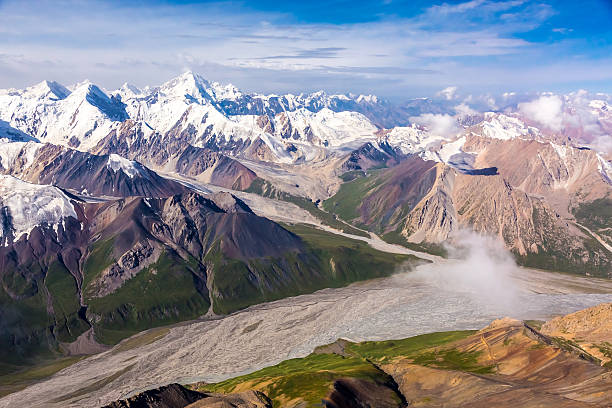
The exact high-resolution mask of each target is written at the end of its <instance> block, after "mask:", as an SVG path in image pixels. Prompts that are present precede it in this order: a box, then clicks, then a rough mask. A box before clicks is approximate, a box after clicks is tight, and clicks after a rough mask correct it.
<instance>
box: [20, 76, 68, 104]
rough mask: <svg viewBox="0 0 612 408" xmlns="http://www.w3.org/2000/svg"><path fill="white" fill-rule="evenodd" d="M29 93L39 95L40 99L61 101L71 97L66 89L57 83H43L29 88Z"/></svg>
mask: <svg viewBox="0 0 612 408" xmlns="http://www.w3.org/2000/svg"><path fill="white" fill-rule="evenodd" d="M27 91H29V92H31V93H32V94H33V95H37V96H38V99H51V100H60V99H64V98H66V97H67V96H68V95H70V91H69V90H68V89H67V88H66V87H64V86H63V85H61V84H59V83H57V82H55V81H42V82H40V83H38V84H36V85H34V86H32V87H30V88H28V89H27Z"/></svg>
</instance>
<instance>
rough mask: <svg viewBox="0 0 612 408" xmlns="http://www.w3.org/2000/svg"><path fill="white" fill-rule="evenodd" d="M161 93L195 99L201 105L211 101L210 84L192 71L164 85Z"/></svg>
mask: <svg viewBox="0 0 612 408" xmlns="http://www.w3.org/2000/svg"><path fill="white" fill-rule="evenodd" d="M159 89H160V91H161V92H162V93H164V94H166V95H167V96H170V97H176V98H185V97H187V98H188V99H194V100H196V101H198V102H200V103H202V102H203V101H204V100H211V99H212V98H211V96H210V93H209V92H208V91H209V89H210V83H209V82H208V81H207V80H206V79H205V78H204V77H202V76H201V75H199V74H196V73H194V72H192V71H187V72H184V73H183V74H181V75H179V76H178V77H176V78H173V79H171V80H170V81H168V82H166V83H164V84H162V86H161V87H160V88H159Z"/></svg>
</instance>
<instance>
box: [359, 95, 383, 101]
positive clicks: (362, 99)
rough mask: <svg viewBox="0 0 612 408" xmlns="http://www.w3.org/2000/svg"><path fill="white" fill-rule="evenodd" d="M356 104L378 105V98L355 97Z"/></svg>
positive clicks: (367, 96) (370, 96)
mask: <svg viewBox="0 0 612 408" xmlns="http://www.w3.org/2000/svg"><path fill="white" fill-rule="evenodd" d="M357 102H358V103H362V102H366V103H378V97H377V96H376V95H359V96H358V97H357Z"/></svg>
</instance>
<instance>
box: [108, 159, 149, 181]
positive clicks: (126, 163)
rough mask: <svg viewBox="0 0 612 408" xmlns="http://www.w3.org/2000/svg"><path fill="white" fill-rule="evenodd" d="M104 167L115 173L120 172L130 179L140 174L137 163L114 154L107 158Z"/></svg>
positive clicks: (139, 167)
mask: <svg viewBox="0 0 612 408" xmlns="http://www.w3.org/2000/svg"><path fill="white" fill-rule="evenodd" d="M106 166H107V167H108V168H109V169H111V170H113V171H115V172H117V171H122V172H124V173H125V174H126V175H128V176H129V177H130V178H133V177H135V176H138V175H140V174H141V172H140V170H141V166H140V164H139V163H137V162H135V161H132V160H128V159H125V158H123V157H121V156H119V155H118V154H114V153H113V154H110V155H109V156H108V162H107V163H106Z"/></svg>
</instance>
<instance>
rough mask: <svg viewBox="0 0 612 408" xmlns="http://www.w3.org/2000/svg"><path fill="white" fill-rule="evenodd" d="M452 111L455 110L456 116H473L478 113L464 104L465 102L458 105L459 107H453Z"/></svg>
mask: <svg viewBox="0 0 612 408" xmlns="http://www.w3.org/2000/svg"><path fill="white" fill-rule="evenodd" d="M453 109H454V110H455V112H456V113H457V115H460V116H473V115H477V114H478V113H479V112H478V111H477V110H475V109H472V108H471V107H470V105H468V104H466V103H465V102H462V103H460V104H459V105H457V106H455V107H454V108H453Z"/></svg>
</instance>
